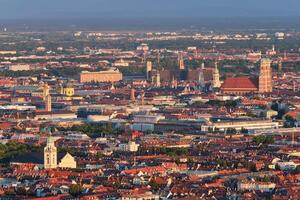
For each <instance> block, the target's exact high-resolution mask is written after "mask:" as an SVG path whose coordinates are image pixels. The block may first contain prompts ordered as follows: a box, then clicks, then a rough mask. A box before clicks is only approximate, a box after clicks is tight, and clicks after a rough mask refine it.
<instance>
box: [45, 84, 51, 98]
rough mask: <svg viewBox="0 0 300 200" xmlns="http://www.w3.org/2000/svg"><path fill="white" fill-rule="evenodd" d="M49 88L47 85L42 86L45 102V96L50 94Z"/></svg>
mask: <svg viewBox="0 0 300 200" xmlns="http://www.w3.org/2000/svg"><path fill="white" fill-rule="evenodd" d="M49 90H50V87H49V85H48V84H47V83H45V84H44V86H43V100H44V101H45V100H46V98H47V96H48V95H49V94H50V93H49Z"/></svg>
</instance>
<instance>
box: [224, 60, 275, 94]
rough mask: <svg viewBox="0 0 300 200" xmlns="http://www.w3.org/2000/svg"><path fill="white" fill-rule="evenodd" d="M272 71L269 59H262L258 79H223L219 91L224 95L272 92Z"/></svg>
mask: <svg viewBox="0 0 300 200" xmlns="http://www.w3.org/2000/svg"><path fill="white" fill-rule="evenodd" d="M272 87H273V85H272V69H271V61H270V60H269V59H262V60H261V63H260V70H259V76H258V77H246V76H245V77H230V78H227V79H225V81H224V83H223V84H222V86H221V91H222V92H223V93H225V94H237V95H243V94H247V93H268V92H272Z"/></svg>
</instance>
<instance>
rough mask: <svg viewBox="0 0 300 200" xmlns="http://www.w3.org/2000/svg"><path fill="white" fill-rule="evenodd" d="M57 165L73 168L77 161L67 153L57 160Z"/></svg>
mask: <svg viewBox="0 0 300 200" xmlns="http://www.w3.org/2000/svg"><path fill="white" fill-rule="evenodd" d="M58 167H60V168H70V169H75V168H76V167H77V163H76V160H75V158H74V157H73V156H72V155H71V154H69V153H67V154H66V155H65V156H64V157H63V158H62V159H61V160H60V162H59V164H58Z"/></svg>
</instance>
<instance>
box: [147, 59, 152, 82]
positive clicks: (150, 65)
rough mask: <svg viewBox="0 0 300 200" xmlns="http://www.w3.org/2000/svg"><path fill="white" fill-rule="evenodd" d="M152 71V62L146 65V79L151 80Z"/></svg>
mask: <svg viewBox="0 0 300 200" xmlns="http://www.w3.org/2000/svg"><path fill="white" fill-rule="evenodd" d="M151 71H152V62H151V61H148V62H147V65H146V78H147V80H149V77H150V72H151Z"/></svg>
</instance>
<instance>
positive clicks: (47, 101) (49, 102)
mask: <svg viewBox="0 0 300 200" xmlns="http://www.w3.org/2000/svg"><path fill="white" fill-rule="evenodd" d="M45 110H46V111H47V112H51V111H52V100H51V95H50V94H48V95H47V96H46V99H45Z"/></svg>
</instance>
